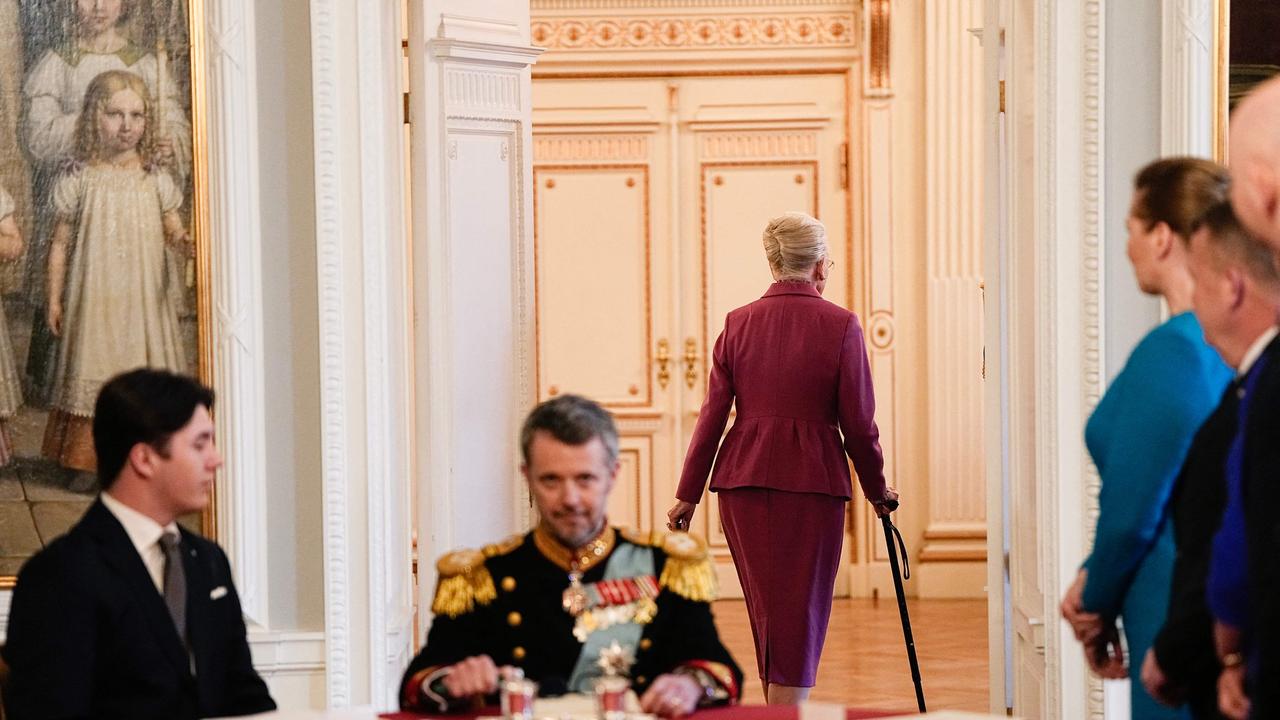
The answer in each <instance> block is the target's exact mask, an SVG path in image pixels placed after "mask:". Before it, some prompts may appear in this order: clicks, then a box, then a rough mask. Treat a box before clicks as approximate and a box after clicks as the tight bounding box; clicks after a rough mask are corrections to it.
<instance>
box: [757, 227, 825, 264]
mask: <svg viewBox="0 0 1280 720" xmlns="http://www.w3.org/2000/svg"><path fill="white" fill-rule="evenodd" d="M763 239H764V255H765V257H766V258H767V259H768V260H769V268H770V269H772V270H773V275H774V277H775V278H777V279H778V280H808V279H809V277H810V274H811V273H812V272H813V266H814V265H816V264H818V263H819V262H822V259H823V258H824V257H826V256H827V228H826V226H824V225H823V224H822V222H821V221H820V220H818V219H816V218H814V217H812V216H810V215H806V214H805V213H802V212H789V213H784V214H782V215H779V216H778V217H776V218H774V219H772V220H770V221H769V224H768V225H766V226H765V228H764V238H763Z"/></svg>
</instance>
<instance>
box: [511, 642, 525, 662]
mask: <svg viewBox="0 0 1280 720" xmlns="http://www.w3.org/2000/svg"><path fill="white" fill-rule="evenodd" d="M524 656H525V651H524V648H522V647H520V646H519V645H517V646H515V647H514V648H512V650H511V657H513V658H515V659H517V660H523V659H524Z"/></svg>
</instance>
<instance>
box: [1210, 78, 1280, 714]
mask: <svg viewBox="0 0 1280 720" xmlns="http://www.w3.org/2000/svg"><path fill="white" fill-rule="evenodd" d="M1230 132H1231V135H1230V147H1229V158H1228V159H1229V164H1230V170H1231V190H1230V195H1231V205H1232V207H1233V208H1234V209H1235V212H1236V215H1237V217H1238V218H1239V219H1240V222H1241V224H1243V225H1244V226H1245V227H1246V228H1247V229H1248V230H1249V231H1250V232H1252V233H1253V234H1254V236H1255V237H1257V238H1258V239H1259V240H1261V241H1263V242H1264V243H1265V244H1266V245H1267V246H1268V247H1269V248H1270V250H1271V252H1272V254H1273V256H1276V257H1278V258H1280V78H1275V79H1272V80H1269V81H1267V82H1265V83H1263V84H1261V85H1259V86H1258V87H1257V88H1256V89H1255V90H1254V91H1253V92H1252V93H1250V94H1249V96H1248V97H1246V98H1245V99H1244V101H1243V102H1241V103H1240V105H1239V106H1238V107H1237V108H1236V110H1235V112H1234V113H1233V114H1232V116H1231V127H1230ZM1248 414H1249V416H1248V419H1247V420H1246V423H1247V426H1246V429H1245V430H1244V433H1243V441H1242V452H1241V458H1240V459H1241V466H1240V468H1239V473H1240V481H1239V482H1240V491H1241V493H1242V498H1241V500H1242V501H1243V508H1244V513H1243V516H1244V522H1243V523H1239V521H1238V520H1236V521H1234V522H1232V521H1230V520H1228V519H1226V518H1224V520H1223V530H1227V529H1231V528H1236V529H1239V526H1240V525H1241V524H1243V528H1242V530H1243V532H1238V531H1237V532H1235V537H1236V540H1235V541H1234V544H1233V553H1232V554H1234V555H1235V556H1237V557H1243V558H1244V559H1245V568H1244V576H1243V578H1244V582H1245V587H1246V588H1247V593H1246V598H1247V600H1246V602H1245V603H1244V605H1243V607H1242V608H1241V609H1242V614H1241V615H1240V617H1239V622H1238V625H1239V627H1233V626H1232V624H1231V623H1226V624H1224V623H1223V622H1221V620H1222V618H1221V617H1219V622H1218V623H1217V625H1216V627H1215V644H1216V645H1217V650H1218V656H1219V659H1220V661H1221V662H1222V665H1223V667H1224V668H1226V669H1225V670H1224V671H1223V673H1222V675H1221V676H1220V678H1219V683H1218V702H1219V708H1220V709H1221V711H1222V713H1223V714H1224V715H1225V716H1227V717H1228V718H1232V719H1233V720H1244V718H1246V717H1252V718H1273V717H1280V512H1277V510H1280V480H1278V479H1277V477H1278V476H1280V443H1277V442H1275V438H1276V436H1277V434H1280V362H1277V363H1276V364H1275V367H1273V368H1271V372H1266V373H1264V374H1263V376H1262V377H1261V379H1260V381H1259V384H1258V387H1257V388H1256V392H1255V393H1254V394H1253V398H1252V402H1251V403H1250V406H1249V413H1248ZM1214 543H1215V553H1217V547H1216V546H1217V544H1218V539H1217V538H1215V541H1214ZM1226 555H1227V553H1223V554H1221V555H1217V554H1215V560H1214V562H1213V566H1214V570H1220V569H1222V567H1221V566H1222V565H1223V564H1222V563H1221V562H1219V558H1221V557H1226ZM1214 570H1211V574H1212V572H1213V571H1214ZM1250 705H1252V707H1250Z"/></svg>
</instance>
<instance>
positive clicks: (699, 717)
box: [378, 705, 912, 720]
mask: <svg viewBox="0 0 1280 720" xmlns="http://www.w3.org/2000/svg"><path fill="white" fill-rule="evenodd" d="M500 714H501V711H499V710H498V708H490V709H488V710H485V711H483V712H481V713H479V714H478V715H449V716H440V715H417V714H415V713H406V712H400V713H387V714H385V715H379V716H378V717H383V718H389V719H390V720H421V719H422V718H444V717H447V718H449V720H466V719H467V718H476V717H483V716H486V715H489V716H496V715H500ZM903 714H904V713H902V712H898V711H889V710H857V709H848V710H846V711H845V718H846V719H847V720H861V719H862V718H884V717H901V716H902V715H903ZM905 714H907V715H910V714H912V713H905ZM687 717H688V718H689V720H797V719H798V718H799V717H800V712H799V710H797V709H796V708H795V707H794V706H783V705H772V706H771V705H734V706H732V707H722V708H712V709H710V710H700V711H698V712H696V713H694V714H693V715H689V716H687Z"/></svg>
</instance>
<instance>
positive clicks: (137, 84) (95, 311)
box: [44, 70, 189, 471]
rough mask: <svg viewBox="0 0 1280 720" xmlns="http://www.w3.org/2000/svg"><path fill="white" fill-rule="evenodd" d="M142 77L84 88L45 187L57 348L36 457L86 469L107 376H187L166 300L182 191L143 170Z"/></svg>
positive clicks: (146, 126)
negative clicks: (57, 169) (65, 163)
mask: <svg viewBox="0 0 1280 720" xmlns="http://www.w3.org/2000/svg"><path fill="white" fill-rule="evenodd" d="M150 111H151V104H150V102H149V101H148V97H147V86H146V83H145V82H144V81H143V79H142V78H141V77H139V76H137V75H134V74H133V73H129V72H125V71H122V70H110V71H107V72H105V73H102V74H101V75H99V76H98V77H96V78H94V80H93V82H92V83H90V84H89V88H88V90H87V91H86V93H85V97H84V107H83V111H82V113H81V114H80V120H79V122H78V123H77V126H76V132H75V138H76V144H75V157H76V162H75V163H73V164H72V165H70V166H69V168H68V169H67V170H66V171H64V172H63V173H62V174H61V175H60V176H59V177H58V180H57V181H56V182H55V184H54V187H53V192H52V198H53V207H54V211H55V213H56V214H57V220H56V222H55V224H54V230H53V238H52V241H51V243H50V246H49V271H48V279H49V283H48V295H47V298H46V300H47V303H48V315H47V318H46V321H47V324H48V328H49V330H50V331H51V332H52V333H53V334H54V335H56V336H58V337H59V338H60V339H61V343H60V344H59V348H58V359H57V365H56V372H55V374H54V385H53V394H52V399H51V406H52V407H51V411H50V413H49V420H48V425H47V426H46V428H45V436H44V454H45V456H46V457H48V458H50V459H52V460H55V461H57V462H58V463H59V464H61V465H62V466H64V467H68V468H74V469H77V470H85V471H92V470H94V469H95V466H96V462H97V461H96V456H95V455H94V452H93V436H92V427H93V404H94V401H95V399H96V398H97V395H98V390H99V389H100V388H101V387H102V385H103V383H104V382H106V381H107V380H108V379H110V378H111V376H113V375H115V374H116V373H119V372H121V371H124V370H129V369H132V368H136V367H139V366H144V365H145V366H150V367H156V368H164V369H167V370H172V371H174V372H180V373H186V372H189V368H188V362H187V357H188V355H187V352H186V349H185V348H184V347H183V344H182V338H181V335H180V334H179V329H178V315H177V312H176V310H175V308H174V306H173V303H172V301H171V295H170V293H169V291H168V288H169V286H170V285H171V284H172V283H178V282H183V278H181V277H175V276H174V275H175V274H174V273H173V272H172V271H171V269H170V268H169V266H168V264H167V263H166V261H165V247H166V244H169V245H172V246H175V247H182V248H185V247H186V246H187V244H188V240H189V238H188V234H187V231H186V229H185V228H184V226H183V223H182V218H181V216H180V215H179V213H178V210H179V208H180V207H181V205H182V192H181V191H180V190H179V189H178V187H177V185H176V184H175V183H174V182H173V179H172V178H171V177H170V176H169V174H168V173H166V172H163V171H160V170H158V169H157V167H156V166H155V165H153V164H152V162H153V150H152V148H153V147H154V145H153V143H154V140H153V138H152V136H151V127H152V125H151V122H150V120H151V114H150Z"/></svg>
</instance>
